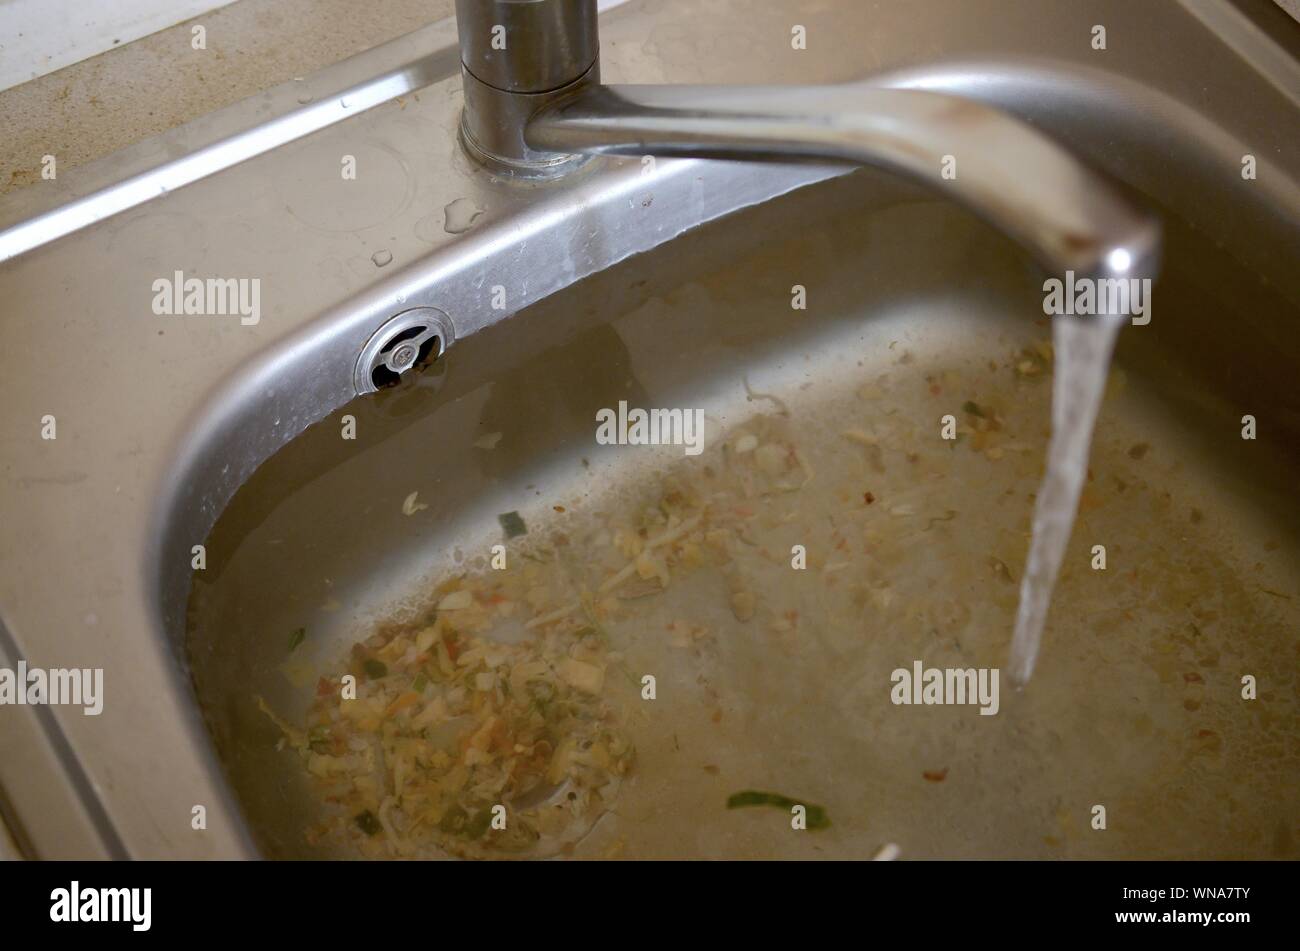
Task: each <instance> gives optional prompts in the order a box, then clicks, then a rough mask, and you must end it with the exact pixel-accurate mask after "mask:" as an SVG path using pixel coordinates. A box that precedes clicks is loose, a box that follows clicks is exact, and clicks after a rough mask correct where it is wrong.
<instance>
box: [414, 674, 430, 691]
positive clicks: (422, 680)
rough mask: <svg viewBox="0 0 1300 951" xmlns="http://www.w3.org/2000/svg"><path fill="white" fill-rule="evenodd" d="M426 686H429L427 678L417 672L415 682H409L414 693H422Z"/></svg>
mask: <svg viewBox="0 0 1300 951" xmlns="http://www.w3.org/2000/svg"><path fill="white" fill-rule="evenodd" d="M427 686H429V678H428V677H426V676H424V674H419V675H418V676H417V677H416V678H415V682H414V683H412V684H411V689H412V690H414V691H415V692H416V693H424V688H425V687H427Z"/></svg>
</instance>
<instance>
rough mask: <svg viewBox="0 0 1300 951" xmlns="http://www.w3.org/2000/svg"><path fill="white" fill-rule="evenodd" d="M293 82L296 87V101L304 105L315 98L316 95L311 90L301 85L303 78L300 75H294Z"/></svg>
mask: <svg viewBox="0 0 1300 951" xmlns="http://www.w3.org/2000/svg"><path fill="white" fill-rule="evenodd" d="M293 82H294V85H296V86H297V87H298V102H299V104H300V105H304V106H305V105H306V104H307V103H309V102H311V101H312V100H313V99H315V98H316V96H315V95H313V93H312V91H311V90H310V89H308V88H307V87H306V86H304V85H303V79H302V77H301V76H295V77H294V78H293Z"/></svg>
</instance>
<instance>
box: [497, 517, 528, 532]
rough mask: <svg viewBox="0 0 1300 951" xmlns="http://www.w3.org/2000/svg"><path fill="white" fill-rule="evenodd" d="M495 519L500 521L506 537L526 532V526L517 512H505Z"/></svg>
mask: <svg viewBox="0 0 1300 951" xmlns="http://www.w3.org/2000/svg"><path fill="white" fill-rule="evenodd" d="M497 521H498V522H500V523H501V528H502V530H503V531H504V532H505V533H506V538H518V537H519V536H520V535H527V534H528V526H527V525H525V524H524V520H523V519H522V518H520V516H519V513H518V512H505V513H504V514H502V515H498V516H497Z"/></svg>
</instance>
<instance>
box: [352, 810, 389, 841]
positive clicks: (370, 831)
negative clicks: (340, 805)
mask: <svg viewBox="0 0 1300 951" xmlns="http://www.w3.org/2000/svg"><path fill="white" fill-rule="evenodd" d="M353 821H354V822H356V824H357V828H358V829H360V830H361V831H362V832H364V833H365V834H366V835H379V833H381V832H383V831H384V827H383V826H381V825H380V824H379V820H378V819H376V818H375V814H374V813H373V812H371V811H370V810H369V809H367V810H366V811H365V812H363V813H361V814H360V815H359V816H357V817H356V818H355V819H354V820H353Z"/></svg>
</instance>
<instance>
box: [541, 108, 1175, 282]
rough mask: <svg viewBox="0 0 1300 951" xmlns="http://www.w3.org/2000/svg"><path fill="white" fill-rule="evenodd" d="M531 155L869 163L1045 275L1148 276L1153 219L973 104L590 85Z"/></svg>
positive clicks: (1154, 239)
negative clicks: (974, 219) (993, 236)
mask: <svg viewBox="0 0 1300 951" xmlns="http://www.w3.org/2000/svg"><path fill="white" fill-rule="evenodd" d="M524 139H525V141H526V142H527V144H528V146H529V147H530V148H532V149H534V150H536V152H537V153H539V154H544V153H551V154H554V155H557V156H558V155H564V154H575V153H582V154H610V155H657V156H693V157H702V158H719V159H733V160H737V159H738V160H753V161H777V162H791V161H818V162H844V163H850V164H857V165H870V166H877V167H881V168H886V169H890V170H893V171H896V172H898V173H900V174H902V175H904V176H907V177H909V178H911V179H914V180H916V181H919V182H922V183H926V184H930V185H932V186H933V187H935V188H936V189H937V190H939V191H941V192H943V193H946V194H948V195H950V196H951V197H952V198H953V200H955V201H957V202H959V203H961V204H963V205H965V206H966V207H968V208H970V209H971V210H972V211H974V212H975V213H976V214H978V215H980V216H981V217H983V218H984V219H985V220H987V221H988V222H989V223H990V224H992V225H993V226H994V227H995V228H997V229H998V230H1000V231H1002V232H1003V233H1005V234H1007V235H1008V236H1010V237H1011V238H1012V239H1014V240H1015V241H1017V242H1019V243H1020V244H1021V245H1022V246H1024V247H1025V248H1026V249H1028V251H1029V252H1030V253H1031V254H1032V255H1033V257H1034V258H1035V259H1036V260H1037V261H1038V262H1039V264H1040V265H1041V266H1042V267H1044V268H1045V269H1046V270H1047V271H1049V272H1051V273H1054V274H1065V273H1066V272H1071V271H1072V272H1074V273H1075V274H1076V275H1078V276H1080V277H1083V276H1087V277H1092V278H1141V277H1151V276H1153V275H1154V271H1155V269H1156V267H1157V264H1158V258H1159V247H1160V225H1159V222H1158V221H1157V219H1156V218H1155V217H1154V216H1153V215H1151V214H1150V213H1148V212H1146V211H1144V210H1142V209H1140V208H1138V207H1137V206H1136V205H1134V204H1133V203H1132V202H1130V201H1129V200H1128V199H1127V198H1126V197H1125V196H1124V195H1123V194H1121V193H1120V191H1119V190H1118V188H1117V187H1116V186H1115V185H1114V184H1113V183H1112V182H1111V181H1109V180H1108V179H1107V178H1105V177H1104V176H1103V175H1102V174H1101V173H1099V172H1097V171H1094V170H1093V169H1092V168H1090V167H1089V166H1088V165H1086V164H1085V163H1084V162H1083V161H1081V160H1080V159H1078V158H1076V157H1075V156H1074V155H1072V154H1071V153H1070V152H1069V151H1067V150H1066V149H1065V148H1063V147H1062V146H1060V145H1058V144H1057V143H1056V142H1054V141H1053V140H1052V139H1050V138H1048V137H1047V136H1045V135H1043V134H1042V133H1040V132H1038V131H1036V130H1035V129H1033V128H1032V127H1031V126H1029V125H1028V124H1027V123H1024V122H1022V121H1020V120H1018V119H1015V118H1013V117H1012V116H1010V115H1008V114H1006V113H1005V112H1002V111H1000V110H998V109H994V108H992V107H989V106H985V105H983V104H982V103H978V102H975V101H974V100H970V99H965V98H962V97H959V96H951V95H947V94H943V93H935V92H929V91H924V90H914V89H893V88H888V87H883V86H879V85H873V84H871V83H854V84H846V85H839V86H798V87H764V86H688V85H667V86H601V85H598V84H593V85H588V86H586V87H585V88H583V89H581V90H578V91H576V92H574V93H572V94H570V95H568V96H567V97H562V98H559V99H557V100H555V101H554V102H552V103H550V104H549V105H547V106H545V107H544V108H542V109H541V110H539V111H538V112H537V113H536V114H535V115H534V116H533V117H532V118H531V119H530V120H529V121H528V123H527V124H526V127H525V130H524Z"/></svg>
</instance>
